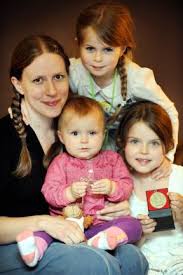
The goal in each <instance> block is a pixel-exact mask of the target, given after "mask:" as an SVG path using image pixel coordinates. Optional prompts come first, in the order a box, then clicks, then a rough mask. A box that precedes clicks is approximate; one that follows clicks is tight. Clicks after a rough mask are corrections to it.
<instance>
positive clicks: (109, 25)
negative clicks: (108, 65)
mask: <svg viewBox="0 0 183 275" xmlns="http://www.w3.org/2000/svg"><path fill="white" fill-rule="evenodd" d="M87 27H91V28H92V29H93V30H94V31H95V32H96V34H97V35H98V36H99V37H100V39H101V40H102V41H104V42H105V43H106V44H108V45H111V46H113V47H124V48H125V51H124V54H123V56H122V57H121V58H119V61H118V66H117V67H118V72H119V75H120V79H121V95H122V98H123V99H124V100H126V96H127V73H126V68H125V56H128V57H130V58H132V50H133V49H134V48H135V41H134V37H133V30H134V24H133V20H132V17H131V14H130V12H129V10H128V8H127V7H126V6H124V5H122V4H120V3H118V2H111V3H110V2H99V3H95V4H93V5H90V6H89V7H87V8H86V9H84V10H83V11H82V12H81V13H80V15H79V17H78V20H77V23H76V36H77V40H78V43H79V45H80V44H82V42H83V31H84V30H85V29H86V28H87Z"/></svg>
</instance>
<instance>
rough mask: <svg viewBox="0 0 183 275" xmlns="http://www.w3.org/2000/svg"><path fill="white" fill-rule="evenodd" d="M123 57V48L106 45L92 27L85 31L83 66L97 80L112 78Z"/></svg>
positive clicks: (81, 47) (82, 45)
mask: <svg viewBox="0 0 183 275" xmlns="http://www.w3.org/2000/svg"><path fill="white" fill-rule="evenodd" d="M121 55H122V50H121V47H112V46H110V45H108V44H106V43H104V42H103V41H101V40H100V38H99V37H98V35H97V34H96V32H95V31H94V30H93V29H92V28H91V27H87V28H86V29H84V30H83V43H82V44H81V45H80V56H81V60H82V63H83V65H84V66H85V67H86V69H87V70H88V71H89V72H90V73H91V74H92V75H93V76H94V77H95V78H100V77H105V78H108V79H110V78H112V76H113V73H114V70H115V68H116V66H117V63H118V60H119V58H120V57H121Z"/></svg>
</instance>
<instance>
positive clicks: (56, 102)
mask: <svg viewBox="0 0 183 275" xmlns="http://www.w3.org/2000/svg"><path fill="white" fill-rule="evenodd" d="M11 81H12V84H13V85H14V86H15V87H16V89H17V91H18V92H19V93H20V94H22V95H24V99H25V104H26V107H27V109H28V111H31V112H34V113H37V114H38V115H40V116H44V117H47V118H54V117H57V116H58V115H59V114H60V112H61V110H62V107H63V105H64V104H65V102H66V100H67V97H68V90H69V84H68V76H67V72H66V68H65V64H64V61H63V59H62V57H61V56H59V55H57V54H53V53H43V54H42V55H40V56H39V57H37V58H35V60H34V61H33V62H32V63H31V64H30V65H29V66H28V67H26V68H25V69H24V71H23V74H22V78H21V80H20V81H19V80H17V79H16V78H15V77H12V79H11Z"/></svg>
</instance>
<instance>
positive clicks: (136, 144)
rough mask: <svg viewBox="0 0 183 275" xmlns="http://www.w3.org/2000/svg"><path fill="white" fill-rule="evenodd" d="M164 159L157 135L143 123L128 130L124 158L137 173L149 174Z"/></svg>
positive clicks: (137, 123)
mask: <svg viewBox="0 0 183 275" xmlns="http://www.w3.org/2000/svg"><path fill="white" fill-rule="evenodd" d="M164 157H165V153H164V146H163V144H162V142H161V140H160V138H159V137H158V136H157V134H156V133H155V132H154V131H153V130H152V129H151V128H149V127H148V126H147V125H146V124H145V123H144V122H143V121H139V122H136V123H135V124H134V125H133V126H132V127H131V128H130V130H129V132H128V136H127V142H126V146H125V158H126V160H127V162H128V163H129V165H130V166H131V167H132V168H133V169H134V170H135V171H136V172H138V173H142V174H147V173H151V172H152V171H153V170H154V169H156V168H157V167H159V166H160V164H161V163H162V161H163V159H164Z"/></svg>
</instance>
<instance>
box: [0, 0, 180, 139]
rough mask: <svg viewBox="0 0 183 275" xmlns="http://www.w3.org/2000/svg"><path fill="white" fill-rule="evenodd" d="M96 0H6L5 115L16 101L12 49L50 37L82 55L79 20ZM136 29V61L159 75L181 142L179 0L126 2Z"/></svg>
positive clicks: (1, 102)
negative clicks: (31, 39) (77, 32)
mask: <svg viewBox="0 0 183 275" xmlns="http://www.w3.org/2000/svg"><path fill="white" fill-rule="evenodd" d="M94 2H97V1H94V0H93V1H92V0H79V1H78V0H75V1H71V0H67V1H63V0H60V1H59V0H57V1H56V0H49V1H47V0H37V1H36V0H29V1H28V0H24V1H23V0H13V1H9V0H7V1H4V0H3V1H1V11H0V20H1V29H0V37H1V43H0V52H1V58H0V72H1V73H0V85H1V86H0V117H2V116H3V115H5V114H6V112H7V108H8V106H9V105H10V102H11V96H12V93H11V86H10V83H9V76H8V69H9V62H10V56H11V53H12V50H13V49H14V47H15V46H16V44H17V42H19V41H20V40H21V39H22V38H24V36H27V35H29V34H34V33H44V34H49V35H51V36H53V37H54V38H56V39H57V40H59V41H60V42H61V43H62V44H63V46H64V48H65V49H66V52H67V54H68V55H69V56H70V57H71V56H76V55H77V45H76V42H75V40H74V38H75V22H76V18H77V16H78V14H79V12H80V10H81V9H83V8H84V7H86V6H88V5H89V4H91V3H94ZM121 2H122V3H125V4H127V5H128V7H129V8H130V10H131V13H132V15H133V18H134V21H135V25H136V33H135V37H136V42H137V48H136V50H135V54H134V61H135V62H137V63H138V64H139V65H141V66H145V67H149V68H151V69H152V70H153V71H154V74H155V78H156V81H157V82H158V83H159V85H160V86H161V87H162V89H163V90H164V92H165V93H166V94H167V95H168V97H169V98H170V99H171V100H172V101H174V102H175V106H176V108H177V110H178V112H179V119H180V131H179V139H180V140H183V111H182V103H183V90H182V88H183V85H182V84H183V69H182V61H183V58H182V57H183V42H182V37H183V35H182V29H183V24H182V16H183V9H182V7H181V1H179V0H125V1H121Z"/></svg>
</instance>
